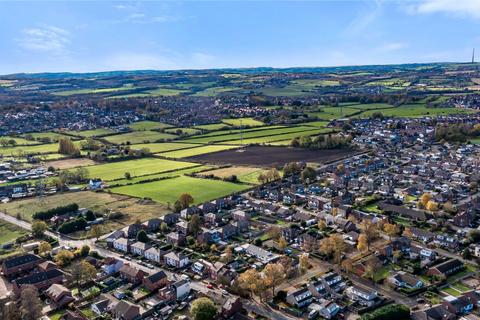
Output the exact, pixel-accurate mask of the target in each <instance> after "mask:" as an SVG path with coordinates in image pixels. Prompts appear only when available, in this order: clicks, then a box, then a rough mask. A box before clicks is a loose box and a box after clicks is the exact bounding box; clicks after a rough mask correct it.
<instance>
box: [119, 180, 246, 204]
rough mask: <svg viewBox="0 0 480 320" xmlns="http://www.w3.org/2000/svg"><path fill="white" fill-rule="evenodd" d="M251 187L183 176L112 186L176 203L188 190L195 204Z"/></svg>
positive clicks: (133, 193) (133, 194)
mask: <svg viewBox="0 0 480 320" xmlns="http://www.w3.org/2000/svg"><path fill="white" fill-rule="evenodd" d="M247 188H249V186H248V185H242V184H235V183H230V182H225V181H220V180H210V179H200V178H192V177H187V176H182V177H178V178H173V179H167V180H161V181H155V182H149V183H141V184H135V185H128V186H122V187H118V188H112V192H115V193H119V194H125V195H129V196H134V197H139V198H145V197H146V198H151V199H152V200H155V201H157V202H160V203H172V204H173V203H174V202H175V201H176V200H177V199H178V197H179V196H180V195H181V194H182V193H184V192H188V193H190V194H191V195H192V196H193V199H194V202H195V204H199V203H202V202H204V201H208V200H213V199H217V198H220V197H223V196H226V195H229V194H231V193H234V192H240V191H242V190H245V189H247Z"/></svg>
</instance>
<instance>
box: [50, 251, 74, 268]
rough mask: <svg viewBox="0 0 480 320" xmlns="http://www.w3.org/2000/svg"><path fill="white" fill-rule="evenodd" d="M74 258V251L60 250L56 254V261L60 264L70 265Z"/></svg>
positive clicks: (61, 265)
mask: <svg viewBox="0 0 480 320" xmlns="http://www.w3.org/2000/svg"><path fill="white" fill-rule="evenodd" d="M73 258H74V255H73V253H71V252H70V251H68V250H60V251H59V252H58V253H57V255H56V256H55V262H56V263H57V264H58V265H59V266H60V267H63V266H66V265H68V264H69V263H70V262H71V261H72V260H73Z"/></svg>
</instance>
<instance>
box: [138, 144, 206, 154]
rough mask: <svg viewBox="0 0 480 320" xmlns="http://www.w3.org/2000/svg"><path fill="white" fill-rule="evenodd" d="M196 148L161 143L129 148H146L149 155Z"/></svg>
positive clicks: (191, 145) (193, 145)
mask: <svg viewBox="0 0 480 320" xmlns="http://www.w3.org/2000/svg"><path fill="white" fill-rule="evenodd" d="M193 147H198V144H193V143H177V142H161V143H141V144H136V145H133V146H131V147H130V148H131V149H142V148H148V149H149V150H150V152H151V153H160V152H167V151H171V150H178V149H187V148H193Z"/></svg>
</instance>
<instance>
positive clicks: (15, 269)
mask: <svg viewBox="0 0 480 320" xmlns="http://www.w3.org/2000/svg"><path fill="white" fill-rule="evenodd" d="M42 262H43V259H42V258H40V257H39V256H37V255H35V254H31V253H27V254H24V255H21V256H16V257H12V258H8V259H5V260H4V261H3V263H2V273H3V275H4V276H5V277H13V276H15V275H18V274H20V273H24V272H29V271H31V270H33V269H34V268H36V267H37V266H38V265H39V264H40V263H42Z"/></svg>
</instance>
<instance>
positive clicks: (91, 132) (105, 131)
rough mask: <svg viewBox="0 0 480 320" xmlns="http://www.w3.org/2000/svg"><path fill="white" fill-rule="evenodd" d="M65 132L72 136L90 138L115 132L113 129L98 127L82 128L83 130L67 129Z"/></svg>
mask: <svg viewBox="0 0 480 320" xmlns="http://www.w3.org/2000/svg"><path fill="white" fill-rule="evenodd" d="M67 133H68V134H71V135H74V136H80V137H84V138H91V137H101V136H105V135H107V134H112V133H115V131H113V130H112V129H107V128H99V129H92V130H84V131H67Z"/></svg>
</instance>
